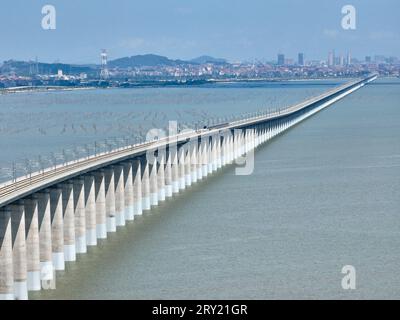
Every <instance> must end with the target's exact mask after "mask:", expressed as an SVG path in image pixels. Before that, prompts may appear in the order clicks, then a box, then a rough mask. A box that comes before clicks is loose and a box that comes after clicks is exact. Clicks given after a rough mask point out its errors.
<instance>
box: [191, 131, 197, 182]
mask: <svg viewBox="0 0 400 320" xmlns="http://www.w3.org/2000/svg"><path fill="white" fill-rule="evenodd" d="M190 147H191V148H190V150H191V153H190V174H191V180H192V181H191V182H192V183H196V182H197V171H198V168H197V164H198V161H197V150H198V142H197V138H196V140H195V141H192V143H191V145H190Z"/></svg>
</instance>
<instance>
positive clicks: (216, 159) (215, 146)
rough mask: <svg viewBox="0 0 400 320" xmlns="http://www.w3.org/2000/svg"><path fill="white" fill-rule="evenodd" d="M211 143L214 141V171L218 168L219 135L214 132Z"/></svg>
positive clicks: (212, 153)
mask: <svg viewBox="0 0 400 320" xmlns="http://www.w3.org/2000/svg"><path fill="white" fill-rule="evenodd" d="M211 143H212V152H211V155H212V158H211V159H212V162H211V164H212V172H215V171H217V169H218V140H217V135H216V134H214V135H212V137H211Z"/></svg>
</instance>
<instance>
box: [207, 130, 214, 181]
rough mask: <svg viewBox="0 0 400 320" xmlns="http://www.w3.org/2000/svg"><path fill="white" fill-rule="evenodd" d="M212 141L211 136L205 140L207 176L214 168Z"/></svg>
mask: <svg viewBox="0 0 400 320" xmlns="http://www.w3.org/2000/svg"><path fill="white" fill-rule="evenodd" d="M214 151H215V150H214V141H213V138H212V136H209V138H208V140H207V167H208V170H207V172H208V174H211V173H212V172H213V168H214Z"/></svg>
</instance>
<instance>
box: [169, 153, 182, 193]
mask: <svg viewBox="0 0 400 320" xmlns="http://www.w3.org/2000/svg"><path fill="white" fill-rule="evenodd" d="M169 152H170V155H171V173H172V192H173V193H178V192H179V186H180V180H179V160H178V150H177V149H176V147H173V148H172V149H171V148H170V151H169Z"/></svg>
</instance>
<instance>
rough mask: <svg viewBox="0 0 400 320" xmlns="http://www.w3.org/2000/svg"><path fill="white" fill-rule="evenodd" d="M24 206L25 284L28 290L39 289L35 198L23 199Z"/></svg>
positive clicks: (37, 224) (37, 229)
mask: <svg viewBox="0 0 400 320" xmlns="http://www.w3.org/2000/svg"><path fill="white" fill-rule="evenodd" d="M23 202H24V207H25V239H26V260H27V286H28V290H29V291H39V290H40V289H41V282H40V248H39V219H38V203H37V200H36V199H30V198H27V199H24V200H23Z"/></svg>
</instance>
